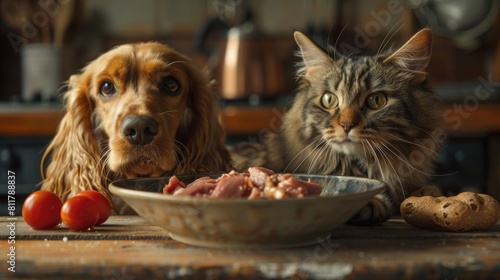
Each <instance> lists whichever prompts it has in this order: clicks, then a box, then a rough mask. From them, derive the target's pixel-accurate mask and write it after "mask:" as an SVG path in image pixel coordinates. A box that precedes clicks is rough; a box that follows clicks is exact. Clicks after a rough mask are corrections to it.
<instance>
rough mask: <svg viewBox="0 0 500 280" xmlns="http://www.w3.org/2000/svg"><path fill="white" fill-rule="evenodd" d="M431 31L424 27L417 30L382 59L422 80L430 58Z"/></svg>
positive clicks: (425, 75) (425, 74)
mask: <svg viewBox="0 0 500 280" xmlns="http://www.w3.org/2000/svg"><path fill="white" fill-rule="evenodd" d="M431 51H432V32H431V30H430V29H428V28H425V29H422V30H420V31H419V32H417V33H416V34H415V35H413V37H411V38H410V40H408V41H407V42H406V43H405V44H404V45H403V46H402V47H401V48H400V49H399V50H397V51H396V52H395V53H393V54H392V55H390V56H389V57H388V58H386V59H385V60H384V63H385V62H392V63H395V64H397V65H399V66H401V67H403V68H405V69H408V70H409V71H411V72H413V73H415V75H416V79H417V81H419V82H422V81H424V80H425V79H426V77H427V66H428V65H429V60H430V58H431Z"/></svg>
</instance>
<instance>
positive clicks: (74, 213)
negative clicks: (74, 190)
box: [61, 195, 99, 230]
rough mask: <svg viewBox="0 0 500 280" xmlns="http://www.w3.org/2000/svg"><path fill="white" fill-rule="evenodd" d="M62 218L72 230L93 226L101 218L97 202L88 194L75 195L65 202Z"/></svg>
mask: <svg viewBox="0 0 500 280" xmlns="http://www.w3.org/2000/svg"><path fill="white" fill-rule="evenodd" d="M61 219H62V222H63V223H64V224H65V225H67V226H68V227H69V228H70V229H72V230H85V229H89V228H92V227H93V226H95V225H96V223H97V220H98V219H99V210H98V209H97V203H96V202H95V201H94V200H92V199H91V198H90V197H87V196H83V195H77V196H74V197H72V198H70V199H68V200H66V202H64V204H63V206H62V208H61Z"/></svg>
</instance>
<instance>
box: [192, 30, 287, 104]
mask: <svg viewBox="0 0 500 280" xmlns="http://www.w3.org/2000/svg"><path fill="white" fill-rule="evenodd" d="M208 26H209V27H205V28H204V32H203V33H202V34H201V37H200V39H198V42H199V44H200V46H199V49H200V50H203V52H205V54H207V55H208V57H209V61H212V68H213V69H212V70H213V72H214V74H215V76H216V77H215V78H216V79H217V82H218V85H219V90H220V93H221V95H222V97H224V98H226V99H238V98H248V97H250V96H252V95H257V96H259V97H274V96H276V95H278V94H281V93H282V92H283V91H284V90H285V73H284V72H285V71H284V62H285V61H284V59H283V55H280V54H279V52H278V50H277V48H276V46H275V44H274V40H273V38H272V37H269V36H266V35H264V34H262V32H260V31H259V30H257V29H256V27H255V26H254V24H253V23H252V22H251V21H249V20H247V21H245V22H243V23H242V24H240V25H238V26H235V27H231V28H230V27H227V29H226V30H225V42H222V44H220V45H219V46H218V47H215V48H214V47H212V48H210V49H209V48H207V47H206V46H204V45H203V42H206V41H207V37H208V36H209V33H216V32H215V31H214V30H213V29H218V31H217V32H219V33H220V29H221V28H225V27H224V25H222V24H220V22H219V23H214V22H211V23H209V25H208ZM211 29H212V30H211ZM219 43H221V42H219Z"/></svg>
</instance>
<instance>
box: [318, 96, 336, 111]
mask: <svg viewBox="0 0 500 280" xmlns="http://www.w3.org/2000/svg"><path fill="white" fill-rule="evenodd" d="M321 105H323V107H325V108H326V109H334V108H337V106H339V99H338V98H337V96H336V95H335V94H333V93H331V92H325V93H324V94H323V96H322V97H321Z"/></svg>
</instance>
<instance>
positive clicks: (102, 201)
mask: <svg viewBox="0 0 500 280" xmlns="http://www.w3.org/2000/svg"><path fill="white" fill-rule="evenodd" d="M78 195H83V196H87V197H90V198H91V199H92V200H94V201H95V202H96V203H97V209H98V210H99V219H98V220H97V224H96V225H100V224H102V223H104V222H105V221H106V220H107V219H108V218H109V215H110V214H111V203H109V200H108V199H107V198H106V197H105V196H104V195H103V194H102V193H100V192H98V191H93V190H86V191H82V192H80V193H79V194H77V196H78Z"/></svg>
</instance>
